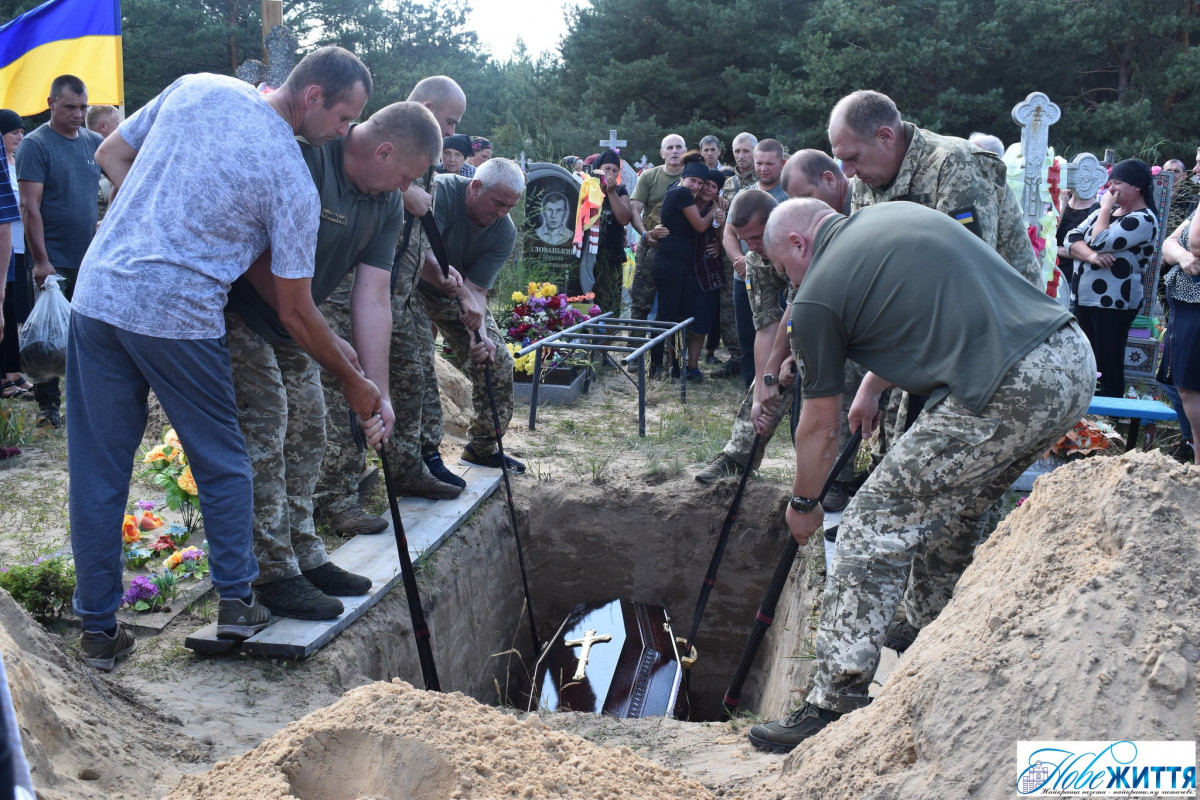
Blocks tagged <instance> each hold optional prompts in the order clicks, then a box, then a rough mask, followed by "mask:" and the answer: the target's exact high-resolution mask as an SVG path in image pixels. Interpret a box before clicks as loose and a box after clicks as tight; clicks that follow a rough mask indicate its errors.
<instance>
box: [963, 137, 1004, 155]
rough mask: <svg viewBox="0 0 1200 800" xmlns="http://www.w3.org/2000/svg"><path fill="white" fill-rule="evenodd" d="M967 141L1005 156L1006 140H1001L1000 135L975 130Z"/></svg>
mask: <svg viewBox="0 0 1200 800" xmlns="http://www.w3.org/2000/svg"><path fill="white" fill-rule="evenodd" d="M967 141H968V142H970V143H971V144H973V145H975V146H976V147H978V148H979V149H980V150H987V151H988V152H989V153H995V154H996V155H998V156H1000V157H1001V158H1004V142H1002V141H1000V137H999V136H992V135H991V134H990V133H980V132H979V131H975V132H974V133H972V134H971V135H970V136H968V137H967Z"/></svg>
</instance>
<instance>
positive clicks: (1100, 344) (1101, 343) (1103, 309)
mask: <svg viewBox="0 0 1200 800" xmlns="http://www.w3.org/2000/svg"><path fill="white" fill-rule="evenodd" d="M1150 177H1151V176H1150V166H1149V165H1148V164H1147V163H1146V162H1145V161H1142V160H1141V159H1137V158H1128V159H1126V160H1124V161H1121V162H1119V163H1118V164H1117V165H1116V166H1115V167H1113V168H1112V172H1111V173H1110V174H1109V179H1108V192H1107V193H1106V194H1105V195H1104V199H1102V200H1101V201H1100V207H1099V208H1098V209H1096V210H1095V211H1093V212H1092V213H1091V214H1089V215H1088V218H1087V219H1085V220H1084V221H1083V222H1082V223H1081V224H1080V225H1079V226H1078V227H1076V228H1075V229H1074V230H1073V231H1071V232H1070V233H1068V234H1067V242H1068V243H1069V246H1068V249H1069V251H1070V254H1071V256H1072V258H1074V259H1075V274H1076V275H1078V276H1079V291H1078V297H1077V306H1076V312H1075V315H1076V317H1078V319H1079V325H1080V327H1081V328H1083V332H1084V333H1085V334H1086V335H1087V337H1088V341H1089V342H1091V345H1092V351H1093V352H1094V353H1095V355H1096V369H1097V370H1098V371H1099V372H1100V386H1099V388H1098V389H1097V390H1096V394H1097V395H1099V396H1103V397H1120V396H1121V395H1123V394H1124V393H1125V342H1126V340H1127V339H1128V338H1129V326H1130V325H1132V324H1133V320H1134V318H1135V317H1137V315H1138V310H1139V309H1140V308H1141V305H1142V276H1143V275H1144V274H1145V271H1146V269H1147V268H1148V267H1149V265H1150V261H1151V259H1152V258H1153V256H1154V249H1155V246H1156V244H1157V242H1158V211H1157V209H1156V208H1155V207H1154V197H1153V195H1152V193H1151V187H1152V184H1151V181H1150Z"/></svg>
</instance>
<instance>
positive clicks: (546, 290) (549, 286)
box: [542, 283, 558, 297]
mask: <svg viewBox="0 0 1200 800" xmlns="http://www.w3.org/2000/svg"><path fill="white" fill-rule="evenodd" d="M556 294H558V287H557V286H555V285H554V284H553V283H543V284H542V297H554V295H556Z"/></svg>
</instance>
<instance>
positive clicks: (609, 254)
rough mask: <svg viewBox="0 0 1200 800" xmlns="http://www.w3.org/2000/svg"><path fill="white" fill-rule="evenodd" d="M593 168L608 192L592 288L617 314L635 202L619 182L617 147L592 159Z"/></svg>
mask: <svg viewBox="0 0 1200 800" xmlns="http://www.w3.org/2000/svg"><path fill="white" fill-rule="evenodd" d="M592 172H594V173H595V175H596V178H597V179H598V180H599V181H600V189H601V191H603V192H604V205H603V206H602V207H601V209H600V222H599V229H600V241H599V245H598V247H597V250H596V266H595V271H594V273H593V274H594V275H595V276H596V283H595V285H594V286H593V287H592V291H593V292H595V294H596V305H598V306H600V309H601V310H602V311H612V312H613V316H614V317H619V316H621V287H622V285H623V280H622V279H623V278H624V275H623V270H624V266H625V226H626V225H628V224H629V220H630V219H632V218H633V206H631V205H630V204H629V190H628V189H627V188H625V187H624V186H622V185H621V184H619V183H617V178H618V177H620V175H621V156H620V155H618V154H617V152H616V151H615V150H605V151H604V152H603V153H601V154H600V155H599V156H597V157H596V160H595V161H593V162H592Z"/></svg>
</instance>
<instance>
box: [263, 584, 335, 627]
mask: <svg viewBox="0 0 1200 800" xmlns="http://www.w3.org/2000/svg"><path fill="white" fill-rule="evenodd" d="M254 588H255V590H256V591H257V592H258V601H259V602H260V603H262V604H263V605H264V606H266V607H267V608H268V609H270V610H271V613H272V614H274V615H275V616H277V617H291V618H292V619H337V617H338V616H340V615H341V613H342V611H343V609H344V608H345V607H344V606H343V605H342V601H341V600H335V599H334V598H332V597H330V596H329V595H327V594H325V593H324V592H322V591H321V590H320V589H318V588H317V587H316V586H313V585H312V581H310V580H309V579H308V578H307V577H305V576H304V575H293V576H292V577H290V578H284V579H283V580H279V581H272V582H271V583H264V584H260V585H258V586H255V587H254Z"/></svg>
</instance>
